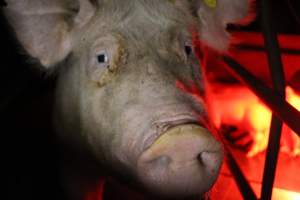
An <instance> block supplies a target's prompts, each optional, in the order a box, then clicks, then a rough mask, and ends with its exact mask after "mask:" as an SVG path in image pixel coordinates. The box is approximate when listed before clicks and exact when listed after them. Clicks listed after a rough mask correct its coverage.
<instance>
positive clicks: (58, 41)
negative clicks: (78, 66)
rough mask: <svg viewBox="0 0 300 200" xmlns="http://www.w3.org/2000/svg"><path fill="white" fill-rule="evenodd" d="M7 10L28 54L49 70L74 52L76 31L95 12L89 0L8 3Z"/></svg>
mask: <svg viewBox="0 0 300 200" xmlns="http://www.w3.org/2000/svg"><path fill="white" fill-rule="evenodd" d="M6 3H7V6H6V7H5V8H4V9H3V11H4V14H5V16H6V18H7V19H8V21H9V23H10V24H11V26H12V28H13V29H14V31H15V33H16V36H17V39H18V40H19V41H20V43H21V44H22V46H23V47H24V49H25V50H26V51H27V53H28V54H29V55H30V56H32V57H33V58H36V59H38V60H39V61H40V63H41V64H42V65H43V66H44V67H45V68H49V67H51V66H52V65H54V64H56V63H58V62H60V61H62V60H63V59H64V58H65V57H66V56H67V55H68V54H69V53H70V52H71V50H72V32H73V30H74V29H75V28H76V27H78V26H82V25H83V24H84V23H86V22H87V21H88V20H89V19H90V18H91V17H92V15H93V13H94V7H93V5H92V3H91V2H90V1H89V0H6Z"/></svg>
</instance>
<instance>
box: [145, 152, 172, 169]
mask: <svg viewBox="0 0 300 200" xmlns="http://www.w3.org/2000/svg"><path fill="white" fill-rule="evenodd" d="M149 162H150V163H151V164H153V165H155V166H164V167H165V166H168V165H169V164H170V162H171V158H170V157H169V156H165V155H163V156H160V157H158V158H156V159H154V160H152V161H149Z"/></svg>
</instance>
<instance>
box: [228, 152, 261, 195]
mask: <svg viewBox="0 0 300 200" xmlns="http://www.w3.org/2000/svg"><path fill="white" fill-rule="evenodd" d="M226 163H227V166H228V167H229V169H230V172H231V174H232V175H233V177H234V179H235V182H236V184H237V186H238V188H239V190H240V192H241V194H242V196H243V198H244V199H247V200H257V197H256V194H255V193H254V191H253V189H252V187H251V186H250V184H249V182H248V181H247V179H246V177H245V175H244V174H243V172H242V170H241V168H240V167H239V165H238V163H237V161H236V160H235V159H234V157H233V155H232V153H231V151H230V149H229V148H227V149H226Z"/></svg>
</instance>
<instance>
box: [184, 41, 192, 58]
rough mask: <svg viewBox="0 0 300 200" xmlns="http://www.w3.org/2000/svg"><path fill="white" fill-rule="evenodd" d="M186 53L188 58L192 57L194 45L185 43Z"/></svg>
mask: <svg viewBox="0 0 300 200" xmlns="http://www.w3.org/2000/svg"><path fill="white" fill-rule="evenodd" d="M184 52H185V55H186V56H187V57H189V56H191V55H192V54H193V45H192V44H190V43H188V42H185V43H184Z"/></svg>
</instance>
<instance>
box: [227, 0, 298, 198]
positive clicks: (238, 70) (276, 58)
mask: <svg viewBox="0 0 300 200" xmlns="http://www.w3.org/2000/svg"><path fill="white" fill-rule="evenodd" d="M260 3H261V4H260V14H261V27H262V33H263V36H264V41H265V49H266V53H267V56H268V62H269V71H270V73H271V77H272V82H273V88H270V87H268V86H266V85H265V84H264V83H263V82H262V81H260V80H259V79H257V78H256V77H255V76H254V75H252V74H251V73H250V72H249V71H247V70H246V69H245V68H244V67H243V66H241V65H240V64H239V63H238V62H236V61H235V60H234V59H232V58H231V57H229V56H224V57H223V59H224V62H225V63H226V64H227V65H226V68H227V69H228V70H229V71H230V72H231V73H232V74H233V75H234V76H235V77H236V78H238V79H239V80H241V81H242V82H244V83H245V84H246V85H247V86H248V87H249V88H250V89H251V90H252V91H253V92H254V93H255V94H256V95H257V96H258V97H259V98H260V99H261V100H262V101H263V102H264V103H265V104H266V105H267V106H268V107H269V108H270V109H271V110H272V111H273V116H272V121H271V127H270V136H269V142H268V147H267V154H266V160H265V166H264V173H263V180H262V190H261V197H260V198H259V199H261V200H270V199H271V197H272V189H273V185H274V179H275V172H276V165H277V160H278V153H279V147H280V137H281V131H282V124H283V122H284V123H286V124H287V125H288V126H289V127H290V128H291V129H292V130H293V131H294V132H295V133H296V134H297V135H298V136H300V112H298V111H297V110H296V109H295V108H294V107H293V106H291V105H290V104H289V103H288V102H287V101H286V100H285V79H284V70H283V64H282V60H281V52H280V47H279V42H278V38H277V33H276V31H275V30H274V27H275V26H274V21H273V20H271V16H272V13H271V11H272V5H271V0H261V1H260ZM226 150H227V151H228V152H227V164H228V166H229V169H230V171H231V173H232V174H233V177H234V179H235V181H236V183H237V185H238V188H239V190H240V192H241V194H242V196H243V198H244V199H247V200H248V199H251V200H252V199H253V200H254V199H258V198H257V196H256V194H255V192H254V190H253V189H252V188H251V186H250V184H249V182H248V181H247V179H246V177H245V176H244V174H243V173H242V170H241V169H240V167H239V166H238V164H237V162H236V161H235V159H234V157H233V156H232V153H231V152H230V149H226Z"/></svg>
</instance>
